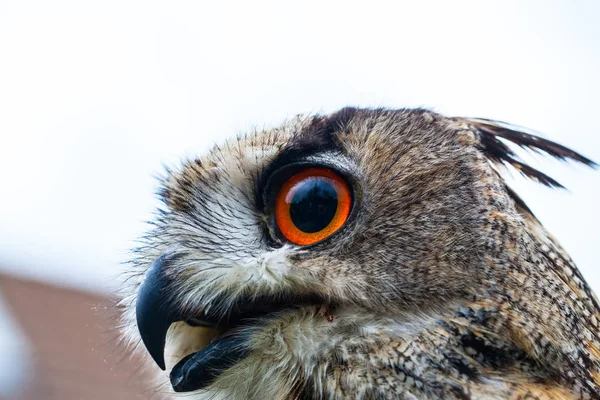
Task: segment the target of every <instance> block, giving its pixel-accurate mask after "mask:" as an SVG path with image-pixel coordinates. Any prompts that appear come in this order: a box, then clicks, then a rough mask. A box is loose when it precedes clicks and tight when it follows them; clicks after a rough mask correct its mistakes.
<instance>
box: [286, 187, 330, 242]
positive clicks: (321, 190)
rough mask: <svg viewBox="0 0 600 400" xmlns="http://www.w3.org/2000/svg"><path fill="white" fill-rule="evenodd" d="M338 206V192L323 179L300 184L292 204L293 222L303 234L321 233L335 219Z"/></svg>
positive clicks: (291, 214) (291, 215)
mask: <svg viewBox="0 0 600 400" xmlns="http://www.w3.org/2000/svg"><path fill="white" fill-rule="evenodd" d="M337 206H338V196H337V192H336V191H335V189H334V188H333V186H332V185H331V184H330V183H329V182H327V181H325V180H321V179H309V180H307V181H305V182H302V183H300V187H299V188H298V189H297V190H296V193H294V197H293V198H292V201H291V203H290V217H291V218H292V222H293V223H294V225H295V226H296V228H298V229H299V230H301V231H302V232H306V233H315V232H319V231H321V230H323V229H325V227H327V225H329V223H330V222H331V220H332V219H333V217H334V216H335V212H336V211H337Z"/></svg>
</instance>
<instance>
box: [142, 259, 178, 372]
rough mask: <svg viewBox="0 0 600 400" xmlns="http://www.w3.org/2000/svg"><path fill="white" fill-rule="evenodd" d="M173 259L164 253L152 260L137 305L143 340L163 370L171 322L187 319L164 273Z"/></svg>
mask: <svg viewBox="0 0 600 400" xmlns="http://www.w3.org/2000/svg"><path fill="white" fill-rule="evenodd" d="M173 261H174V257H173V256H166V255H161V256H160V257H158V258H157V259H156V261H154V262H153V263H152V265H151V266H150V268H149V269H148V272H147V274H146V278H145V279H144V282H142V285H141V287H140V290H139V293H138V297H137V302H136V306H135V313H136V318H137V326H138V330H139V332H140V335H141V337H142V342H143V343H144V346H146V349H147V350H148V353H150V356H151V357H152V358H153V359H154V361H155V362H156V364H158V366H159V367H160V368H161V369H162V370H165V357H164V350H165V340H166V337H167V331H168V330H169V326H171V324H172V323H173V322H176V321H181V320H183V319H184V318H183V317H184V316H183V315H182V314H181V312H180V311H178V308H177V307H176V304H175V302H174V300H173V296H172V295H171V293H170V291H171V288H170V285H171V282H170V280H169V278H168V277H167V276H166V275H165V266H167V265H168V264H169V263H172V262H173Z"/></svg>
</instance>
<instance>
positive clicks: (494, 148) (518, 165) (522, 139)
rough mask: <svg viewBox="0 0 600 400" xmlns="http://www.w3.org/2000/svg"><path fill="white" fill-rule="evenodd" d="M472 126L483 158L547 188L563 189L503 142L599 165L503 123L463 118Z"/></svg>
mask: <svg viewBox="0 0 600 400" xmlns="http://www.w3.org/2000/svg"><path fill="white" fill-rule="evenodd" d="M463 121H465V122H467V123H468V124H469V125H470V126H472V127H474V128H475V129H476V130H477V132H478V133H479V135H480V138H479V139H480V148H481V150H482V151H483V152H484V153H485V154H486V156H487V157H488V158H489V159H490V160H491V161H494V162H496V163H500V164H508V165H511V166H512V167H513V168H515V169H516V170H517V171H519V172H520V173H521V174H523V175H524V176H526V177H528V178H530V179H533V180H534V181H536V182H538V183H541V184H542V185H545V186H548V187H557V188H564V187H563V186H562V185H561V184H560V183H559V182H557V181H556V180H554V179H553V178H551V177H549V176H548V175H546V174H544V173H543V172H541V171H538V170H537V169H535V168H533V167H531V166H529V165H527V164H525V163H523V162H521V161H519V160H518V156H517V154H516V153H515V152H514V151H513V150H512V149H511V148H510V147H509V146H507V145H506V143H504V142H503V141H502V140H501V139H505V140H507V141H509V142H511V143H514V144H516V145H517V146H519V147H521V148H523V149H526V150H529V151H534V152H537V153H539V152H543V153H546V154H548V155H550V156H552V157H555V158H558V159H559V160H562V161H569V160H571V161H577V162H579V163H582V164H584V165H587V166H589V167H592V168H596V167H597V166H598V164H596V163H595V162H593V161H592V160H590V159H589V158H587V157H584V156H582V155H581V154H579V153H577V152H575V151H573V150H571V149H569V148H567V147H565V146H562V145H560V144H558V143H555V142H552V141H550V140H547V139H543V138H541V137H539V136H535V135H532V134H529V133H526V132H524V131H523V130H520V129H518V128H516V127H514V126H511V125H509V124H506V123H504V122H499V121H493V120H489V119H480V118H472V119H463Z"/></svg>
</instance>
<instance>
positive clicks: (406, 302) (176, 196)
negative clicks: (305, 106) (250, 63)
mask: <svg viewBox="0 0 600 400" xmlns="http://www.w3.org/2000/svg"><path fill="white" fill-rule="evenodd" d="M508 142H513V143H516V144H517V145H520V146H522V147H526V148H531V149H537V150H541V151H543V152H546V153H548V154H550V155H552V156H555V157H558V158H568V159H573V160H576V161H579V162H582V163H584V164H588V165H591V164H592V162H591V161H590V160H588V159H586V158H584V157H582V156H581V155H579V154H577V153H575V152H573V151H571V150H569V149H567V148H565V147H563V146H560V145H558V144H555V143H553V142H550V141H547V140H544V139H541V138H539V137H536V136H533V135H530V134H527V133H524V132H520V131H518V130H515V129H513V128H511V127H510V126H507V125H506V124H503V123H498V122H493V121H489V120H481V119H464V118H446V117H443V116H441V115H439V114H436V113H433V112H431V111H428V110H423V109H402V110H387V109H355V108H346V109H342V110H341V111H338V112H336V113H334V114H331V115H323V116H320V115H317V116H308V117H297V118H295V119H292V120H291V121H288V122H286V123H285V124H284V125H282V126H280V127H278V128H275V129H270V130H264V131H256V132H253V133H249V134H247V135H242V136H238V137H237V138H235V139H232V140H229V141H227V142H226V143H225V144H223V145H219V146H216V147H214V148H213V149H212V150H211V151H209V152H208V153H207V154H205V155H203V156H202V157H200V158H198V159H193V160H189V161H186V162H184V163H183V165H181V167H180V168H178V169H177V170H173V171H169V172H168V174H167V176H166V177H165V178H164V180H163V182H162V186H161V189H160V198H161V199H162V201H163V202H164V206H163V207H162V208H161V209H160V210H159V211H158V213H157V217H156V220H155V221H154V222H153V223H152V225H153V226H152V229H151V230H150V231H149V233H148V234H147V235H146V236H144V237H143V239H142V245H141V246H140V247H139V248H138V249H136V252H135V254H136V256H135V258H134V260H133V262H132V266H131V272H130V274H129V275H130V276H129V279H128V285H127V288H126V289H125V292H126V293H125V296H124V298H123V300H122V302H121V304H122V306H123V308H124V322H125V323H124V325H125V326H126V328H125V330H126V334H127V335H128V337H129V338H130V339H131V340H132V342H134V343H141V344H143V345H144V346H145V348H146V349H147V352H148V354H149V355H150V356H151V357H152V358H153V359H154V361H155V362H156V364H158V366H159V367H160V368H162V369H167V371H168V372H169V374H170V383H171V385H172V387H173V389H174V390H175V391H184V392H190V391H194V392H195V393H198V395H199V396H200V395H202V394H204V395H207V394H212V395H215V394H217V393H229V394H230V395H232V394H235V395H237V396H238V397H241V398H243V397H244V396H248V394H249V393H261V392H262V393H270V395H272V396H273V397H269V396H270V395H269V394H267V395H266V397H265V398H288V397H289V396H292V395H293V394H298V393H301V392H303V391H306V387H307V386H312V388H310V390H312V391H316V392H318V390H319V385H323V382H322V381H321V380H320V379H319V378H318V376H320V375H319V374H322V375H324V376H327V374H328V370H327V368H328V365H329V366H330V365H331V363H332V361H331V360H335V359H336V357H337V356H339V354H336V351H339V346H338V347H336V346H337V345H338V344H339V343H341V342H342V341H351V342H352V343H354V345H355V346H357V347H360V346H361V345H362V344H363V343H367V342H369V341H373V340H377V338H378V337H379V338H380V336H377V335H378V332H381V327H389V329H390V330H391V331H393V330H394V329H397V330H398V329H399V330H402V329H405V330H410V329H418V327H419V324H426V323H427V321H429V320H431V319H434V318H436V316H438V315H444V313H447V312H451V310H455V309H456V307H457V305H460V304H461V303H463V302H465V301H469V300H470V299H473V298H485V297H486V296H488V297H489V296H490V293H491V292H493V291H498V290H504V289H503V287H502V285H503V282H504V280H503V277H504V276H505V273H506V272H505V271H506V265H500V264H501V263H499V262H497V261H496V260H495V259H493V258H491V256H490V254H492V253H493V252H491V251H490V244H497V245H499V243H500V242H499V241H498V235H499V234H500V233H499V230H498V229H495V228H494V227H493V226H492V224H494V223H495V222H494V221H495V219H494V218H492V217H493V216H494V215H503V216H506V220H507V221H512V222H511V223H514V224H516V225H519V224H522V221H524V220H534V217H533V214H532V213H531V211H530V210H529V209H528V208H527V206H526V205H525V204H524V203H523V201H522V200H521V199H520V198H519V197H518V196H517V195H516V193H514V192H513V191H512V190H511V189H510V188H509V187H508V186H507V185H506V183H505V182H504V180H503V179H502V177H501V175H500V174H499V172H498V167H499V166H500V165H502V164H506V165H511V166H512V167H514V168H516V169H517V170H518V171H519V172H521V173H522V174H524V175H526V176H528V177H530V178H533V179H535V180H537V181H538V182H540V183H542V184H545V185H548V186H560V185H559V184H558V182H556V181H554V180H553V179H552V178H550V177H548V176H546V175H544V174H543V173H541V172H540V171H537V170H535V169H533V168H532V167H530V166H528V165H526V164H525V163H522V162H520V161H519V160H518V159H517V156H516V155H515V153H514V152H513V151H512V149H511V148H510V147H509V145H508ZM520 226H522V225H520ZM500 231H501V230H500ZM506 231H510V232H512V233H511V234H512V235H514V237H513V238H512V240H513V243H511V240H510V239H509V240H504V241H502V246H503V249H501V251H502V252H503V253H506V254H508V255H509V256H508V259H509V258H510V255H511V254H513V255H516V254H517V251H516V250H515V248H516V246H517V243H518V242H519V237H518V234H516V233H514V232H518V231H513V230H510V229H508V228H507V229H506ZM505 233H506V232H505ZM511 246H512V247H511ZM496 250H497V251H500V249H496ZM511 252H512V253H511ZM507 290H508V289H507ZM400 319H402V320H403V321H404V323H401V324H399V323H398V321H399V320H400ZM407 321H408V322H407ZM391 331H390V332H391ZM391 334H393V332H392V333H391ZM140 339H141V340H140ZM257 388H260V389H257Z"/></svg>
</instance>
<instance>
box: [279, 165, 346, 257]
mask: <svg viewBox="0 0 600 400" xmlns="http://www.w3.org/2000/svg"><path fill="white" fill-rule="evenodd" d="M351 210H352V192H351V189H350V186H349V185H348V183H347V182H346V181H345V180H344V179H343V178H342V177H341V176H340V175H338V174H337V173H335V172H334V171H332V170H331V169H329V168H322V167H310V168H306V169H304V170H302V171H300V172H298V173H296V174H294V175H292V176H291V177H290V178H289V179H288V180H287V181H285V183H284V184H283V185H282V186H281V188H280V189H279V192H278V194H277V197H276V200H275V221H276V223H277V227H278V229H279V231H280V232H281V234H282V235H283V236H284V237H285V239H286V240H288V241H290V242H291V243H294V244H297V245H300V246H307V245H311V244H314V243H317V242H320V241H322V240H323V239H325V238H327V237H329V236H331V235H332V234H333V233H335V232H336V231H337V230H338V229H340V228H341V227H342V226H343V225H344V223H345V222H346V221H347V220H348V217H349V215H350V211H351Z"/></svg>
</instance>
